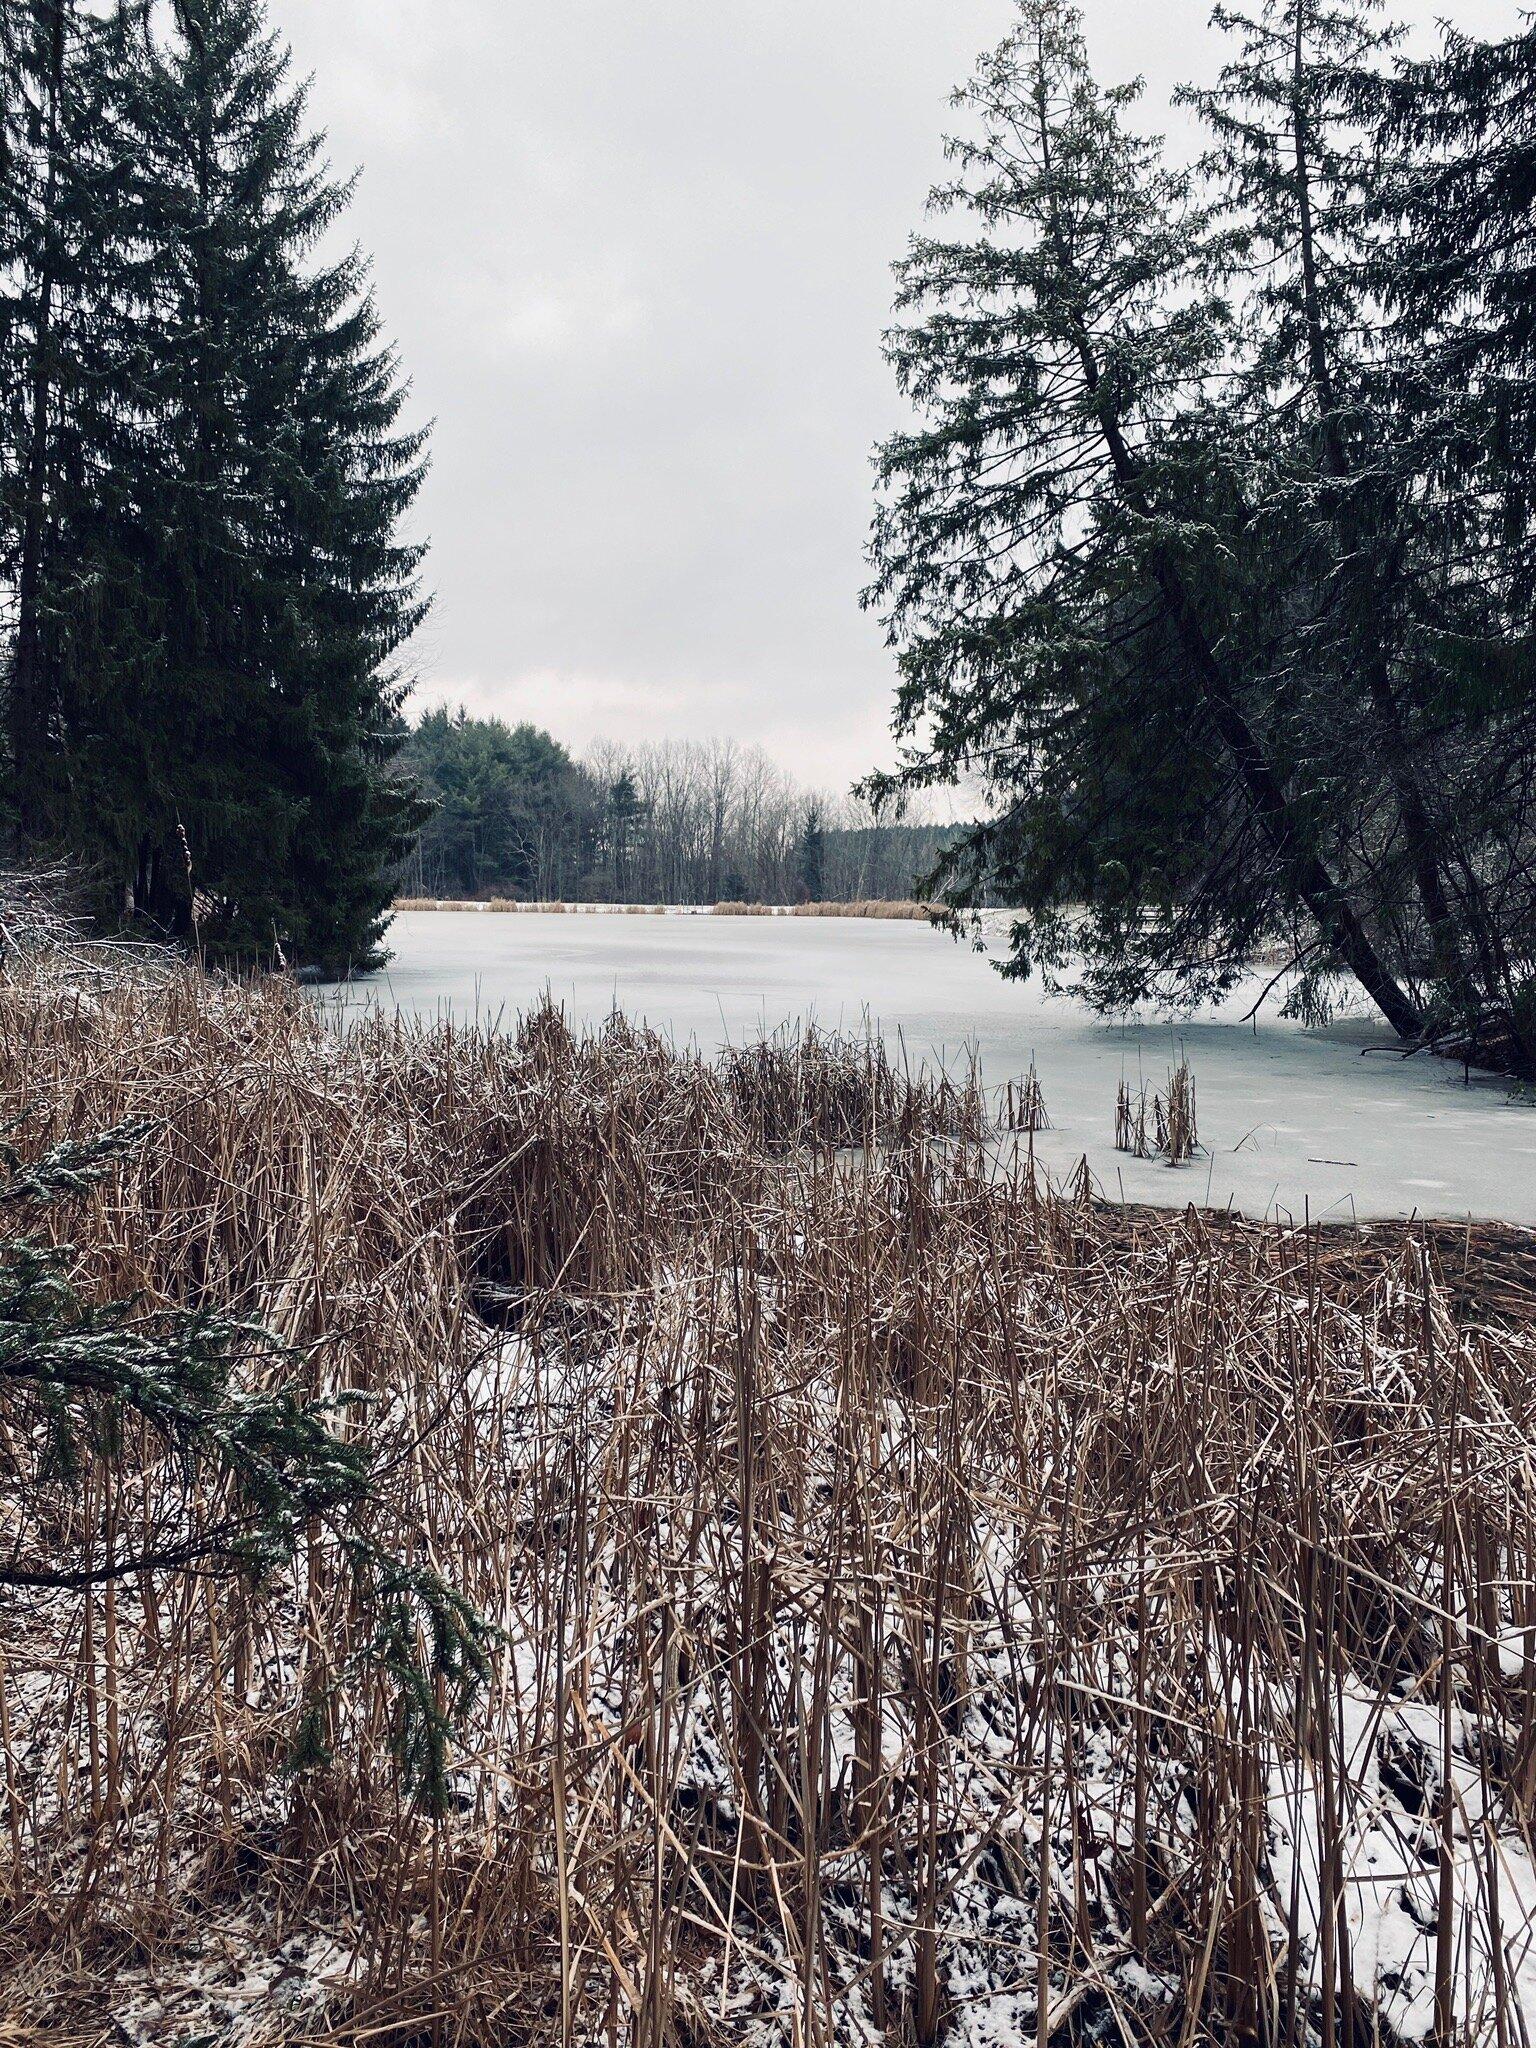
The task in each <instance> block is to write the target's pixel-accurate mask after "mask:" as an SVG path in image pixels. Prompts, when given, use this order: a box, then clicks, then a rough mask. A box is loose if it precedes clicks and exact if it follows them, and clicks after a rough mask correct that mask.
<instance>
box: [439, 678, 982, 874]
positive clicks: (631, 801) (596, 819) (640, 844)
mask: <svg viewBox="0 0 1536 2048" xmlns="http://www.w3.org/2000/svg"><path fill="white" fill-rule="evenodd" d="M402 765H403V766H404V767H405V768H406V769H407V770H408V772H409V773H410V774H411V775H412V776H413V777H414V778H415V781H416V786H417V789H418V791H419V793H420V796H421V797H422V799H423V801H424V803H425V804H426V805H427V806H429V807H430V808H429V811H428V815H427V817H426V820H425V822H424V823H423V825H422V827H421V831H420V834H419V837H418V839H417V841H416V845H415V847H414V849H413V851H412V853H411V854H410V856H409V857H408V859H407V860H406V862H405V864H404V867H403V869H402V871H401V887H402V889H403V890H404V891H405V892H406V893H408V894H411V895H422V896H439V897H467V898H474V899H484V898H487V897H492V896H508V897H513V898H520V899H523V900H525V901H526V900H533V901H541V902H547V901H551V900H564V901H570V902H613V903H718V902H727V901H743V902H751V903H797V902H807V901H811V902H821V901H826V902H853V901H858V900H861V899H866V898H882V899H891V898H905V897H909V896H910V895H911V894H912V893H913V889H914V887H915V886H916V884H917V881H918V879H919V877H920V876H922V875H924V874H925V873H926V872H927V871H928V870H930V869H931V868H932V867H933V866H934V865H935V863H936V862H937V860H938V858H939V856H940V854H941V853H942V851H943V849H944V847H945V845H946V844H947V842H948V840H949V838H950V837H951V836H952V833H951V830H949V829H946V828H944V827H940V826H936V825H925V824H914V823H910V822H904V821H901V820H900V819H892V818H877V817H876V815H875V813H874V812H873V810H872V809H871V807H870V806H869V805H868V804H867V803H865V802H863V801H862V800H860V799H858V798H852V797H834V796H828V795H825V794H818V793H816V792H814V791H809V790H806V789H803V788H801V787H800V786H799V785H798V784H797V783H796V782H795V781H793V780H792V778H790V777H789V776H787V775H786V774H784V773H783V771H782V770H780V769H779V768H777V767H775V766H774V765H773V763H772V762H771V761H770V760H769V759H768V757H767V756H766V755H765V754H763V753H762V752H761V751H760V750H759V749H757V748H755V747H741V746H738V745H736V744H734V743H733V742H731V741H664V742H658V743H656V744H653V745H649V746H641V747H633V748H626V747H620V746H614V745H611V744H604V745H599V746H595V747H593V748H591V749H590V750H589V751H588V753H587V755H586V757H585V759H583V760H576V759H574V758H573V757H572V755H571V754H569V753H568V752H567V751H566V749H565V748H564V747H562V746H561V745H560V744H559V742H558V741H556V740H554V739H552V738H551V737H550V735H549V734H548V733H547V732H542V731H540V730H539V729H538V728H537V727H536V726H533V725H517V726H509V725H506V724H504V723H503V722H502V721H501V720H500V719H494V718H489V719H486V718H471V717H469V716H468V715H467V714H466V713H464V712H462V711H459V712H452V711H447V710H436V711H429V712H427V713H426V714H425V716H424V717H423V718H422V719H421V721H420V723H419V724H418V725H417V726H416V727H415V728H414V730H413V731H412V733H411V735H410V738H409V740H408V742H407V744H406V747H405V751H404V754H403V755H402Z"/></svg>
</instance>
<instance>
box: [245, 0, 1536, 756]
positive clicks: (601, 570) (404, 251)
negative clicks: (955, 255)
mask: <svg viewBox="0 0 1536 2048" xmlns="http://www.w3.org/2000/svg"><path fill="white" fill-rule="evenodd" d="M1207 4H1208V0H1161V4H1147V0H1086V7H1085V11H1086V17H1087V25H1088V34H1089V41H1090V50H1091V54H1092V56H1093V59H1094V64H1095V68H1096V70H1097V71H1098V73H1099V75H1100V77H1101V79H1103V80H1104V81H1106V82H1110V81H1113V80H1117V79H1120V78H1124V77H1126V76H1129V75H1133V74H1135V73H1144V74H1145V75H1146V78H1147V84H1148V95H1147V109H1148V113H1147V119H1148V123H1149V125H1152V126H1162V125H1163V123H1162V120H1161V114H1160V109H1161V107H1162V105H1163V103H1164V102H1165V100H1166V96H1167V93H1168V91H1169V89H1170V88H1171V86H1172V85H1173V84H1174V83H1175V82H1176V81H1177V80H1178V79H1181V78H1184V77H1196V78H1205V77H1208V76H1210V75H1211V73H1212V72H1213V71H1214V69H1215V67H1216V65H1217V63H1218V62H1219V49H1220V46H1219V43H1218V40H1217V38H1216V37H1215V36H1214V35H1213V34H1212V33H1211V32H1210V31H1209V30H1208V29H1207V28H1206V26H1205V19H1206V14H1207ZM270 5H271V12H272V18H273V22H274V25H275V26H276V27H278V28H279V29H280V30H281V31H282V32H283V33H284V34H285V35H286V36H287V37H288V38H289V40H290V42H291V44H292V47H293V51H294V56H295V60H296V64H297V66H298V68H299V70H300V71H301V72H313V74H314V91H313V103H312V104H313V113H314V117H315V119H316V120H317V121H318V122H319V124H320V125H322V126H324V127H325V128H327V129H328V130H329V134H330V147H331V155H332V158H333V160H334V162H335V164H336V166H337V168H338V169H339V170H349V169H351V168H352V167H353V166H354V165H360V166H361V167H362V173H363V175H362V180H361V183H360V185H359V187H358V191H357V196H356V199H355V201H354V204H353V208H352V212H351V215H350V226H351V229H352V231H353V232H354V233H355V235H356V238H357V240H358V241H359V243H360V244H361V246H362V247H363V248H364V249H365V250H367V251H368V252H370V254H371V255H372V257H373V259H374V268H375V280H376V286H377V292H378V298H379V303H380V307H381V310H382V313H383V316H384V321H385V326H386V329H387V331H388V332H389V333H391V334H392V335H393V336H394V337H395V338H396V339H397V341H398V343H399V347H400V352H401V356H402V359H403V362H404V365H405V368H406V370H407V372H408V373H409V375H410V376H411V378H412V380H413V385H414V394H413V406H414V411H415V414H416V416H417V417H430V418H431V419H433V420H434V421H435V430H434V435H433V469H432V475H431V477H430V479H429V480H428V483H427V486H426V489H425V491H424V493H423V497H422V501H421V505H420V513H419V523H420V526H421V529H422V530H423V531H424V532H425V533H426V534H427V535H429V536H430V538H431V541H432V554H431V556H430V558H429V565H428V576H429V581H430V583H431V585H432V588H433V589H434V591H435V592H436V596H437V608H436V611H435V613H434V616H433V618H432V620H431V621H430V622H429V624H428V625H427V627H426V628H425V629H424V631H423V632H422V634H421V635H420V637H419V640H418V642H417V644H416V648H415V663H416V668H417V671H418V674H419V676H420V692H419V701H436V700H446V701H449V702H459V701H463V702H464V703H466V704H468V705H469V707H470V708H471V709H472V710H475V711H481V712H487V713H490V712H494V713H498V714H500V715H501V716H503V717H505V718H509V719H519V718H531V719H534V720H536V721H537V722H538V723H540V724H542V725H545V726H547V727H548V728H549V729H550V730H551V731H553V732H554V733H555V734H556V736H557V737H558V738H560V739H562V740H564V741H565V742H566V743H567V744H569V745H572V746H574V747H577V748H579V747H581V746H582V745H584V744H585V743H586V742H587V741H588V740H589V739H591V738H593V737H596V736H598V735H607V736H610V737H613V738H616V739H624V740H638V739H647V738H659V737H663V736H669V735H670V736H677V737H682V736H686V735H697V736H705V735H713V734H730V735H734V736H735V737H737V738H740V739H744V740H756V741H760V742H761V743H762V744H763V745H764V746H766V747H767V748H768V749H769V751H770V752H771V753H773V754H774V755H775V756H776V758H777V759H778V760H780V761H781V762H782V764H783V765H784V766H785V767H787V768H789V769H791V770H793V771H794V772H795V773H796V774H797V775H799V776H801V777H802V778H804V779H805V780H807V781H810V782H813V783H818V784H824V785H834V784H839V783H846V782H847V781H849V780H851V779H852V778H853V777H854V776H855V775H857V774H859V773H861V772H863V771H864V770H865V769H867V768H869V767H871V766H873V765H875V764H876V763H877V762H883V761H885V760H887V759H888V758H889V756H890V752H891V745H890V740H889V737H888V720H889V708H890V699H891V691H892V674H891V664H890V659H889V656H888V655H887V653H886V651H885V649H884V647H883V646H882V644H881V635H880V630H879V627H878V625H877V624H876V622H875V621H874V620H873V619H872V618H869V617H867V616H865V615H864V614H862V613H861V612H860V610H859V608H858V602H857V596H858V591H859V588H860V586H861V584H862V582H863V580H864V560H863V549H864V543H865V536H866V532H867V527H868V519H869V511H870V489H871V477H870V468H869V453H870V449H871V447H872V445H873V443H874V442H875V441H876V440H877V439H878V438H880V437H881V436H882V435H883V434H884V433H886V432H887V431H888V430H889V428H890V427H891V426H892V424H893V423H894V421H895V418H896V403H895V395H894V390H893V387H892V384H891V380H890V375H889V372H888V370H887V369H886V366H885V364H884V362H883V360H882V358H881V354H880V335H881V331H882V329H883V327H884V326H885V324H886V321H887V317H888V313H889V304H890V277H889V265H890V262H891V261H892V259H893V258H894V257H896V256H897V255H898V254H899V253H900V251H901V249H902V246H903V244H904V241H905V239H906V237H907V235H908V234H909V233H910V232H911V231H912V229H913V228H914V227H916V226H918V225H919V223H920V220H921V213H922V204H923V199H924V195H925V193H926V191H927V189H928V187H929V185H930V184H931V183H932V182H933V181H934V179H935V178H936V177H937V176H938V175H939V174H940V172H941V169H942V160H941V155H940V136H941V134H942V132H943V128H944V125H945V121H946V116H947V108H946V104H945V102H946V98H947V95H948V91H949V89H950V87H951V86H952V85H954V84H956V83H957V82H958V81H959V80H960V79H961V78H963V77H964V76H965V75H966V74H967V73H968V71H969V69H970V66H971V62H972V60H973V58H974V57H975V55H976V53H977V52H978V51H979V50H981V49H982V48H984V47H987V46H990V45H991V44H992V43H995V42H996V41H998V40H999V38H1000V37H1001V35H1002V34H1003V33H1004V32H1005V30H1006V28H1007V25H1008V22H1009V21H1010V19H1011V17H1012V9H1011V6H1010V5H1009V4H1008V0H538V4H536V5H535V4H533V0H270ZM1401 11H1402V13H1403V14H1404V16H1405V17H1406V18H1408V19H1409V20H1411V21H1413V22H1415V23H1417V24H1418V25H1419V26H1420V27H1421V28H1427V26H1428V25H1429V24H1430V23H1432V22H1433V21H1434V20H1435V19H1437V18H1441V17H1445V16H1447V15H1453V16H1454V18H1455V19H1456V20H1457V21H1458V23H1460V24H1461V25H1462V26H1464V27H1467V28H1469V29H1479V30H1483V31H1485V32H1489V33H1493V32H1503V31H1505V30H1507V29H1508V28H1509V27H1511V26H1513V24H1514V22H1515V19H1516V12H1517V10H1516V6H1515V4H1514V0H1409V4H1408V5H1406V6H1405V7H1404V8H1403V9H1402V10H1401Z"/></svg>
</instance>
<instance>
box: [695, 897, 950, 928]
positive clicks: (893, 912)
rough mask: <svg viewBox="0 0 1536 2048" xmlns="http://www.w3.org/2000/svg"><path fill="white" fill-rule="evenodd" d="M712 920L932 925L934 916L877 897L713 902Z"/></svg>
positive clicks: (922, 905) (918, 905)
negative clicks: (836, 900) (870, 921)
mask: <svg viewBox="0 0 1536 2048" xmlns="http://www.w3.org/2000/svg"><path fill="white" fill-rule="evenodd" d="M711 914H712V915H713V916H715V917H868V918H876V919H879V918H885V919H897V920H905V921H907V922H909V923H931V922H932V918H933V913H932V912H931V911H930V909H929V907H928V905H927V904H926V903H908V902H896V903H890V902H883V901H881V900H880V899H878V898H869V899H867V900H866V899H860V900H858V901H856V902H853V903H791V904H788V905H779V904H774V903H734V902H733V903H716V904H714V905H712V906H711Z"/></svg>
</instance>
